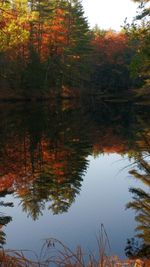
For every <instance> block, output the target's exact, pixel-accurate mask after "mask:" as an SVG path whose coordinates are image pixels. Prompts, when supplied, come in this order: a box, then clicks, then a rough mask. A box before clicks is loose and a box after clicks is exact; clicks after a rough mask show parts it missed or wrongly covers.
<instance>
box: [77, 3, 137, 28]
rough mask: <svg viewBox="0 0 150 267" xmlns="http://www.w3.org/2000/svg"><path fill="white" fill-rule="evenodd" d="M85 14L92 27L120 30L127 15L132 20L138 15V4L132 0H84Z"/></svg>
mask: <svg viewBox="0 0 150 267" xmlns="http://www.w3.org/2000/svg"><path fill="white" fill-rule="evenodd" d="M82 4H83V8H84V11H85V16H86V17H87V18H88V22H89V25H90V26H91V27H93V26H95V25H96V24H98V26H99V27H100V28H101V29H110V28H111V29H114V30H116V31H119V30H120V25H123V24H124V20H125V18H126V17H127V18H128V21H129V22H131V21H132V18H133V17H134V16H135V15H136V9H137V4H135V3H133V2H132V1H131V0H82Z"/></svg>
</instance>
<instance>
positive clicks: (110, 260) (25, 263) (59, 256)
mask: <svg viewBox="0 0 150 267" xmlns="http://www.w3.org/2000/svg"><path fill="white" fill-rule="evenodd" d="M97 243H98V255H99V256H98V258H97V257H95V255H94V254H92V253H90V255H87V254H85V253H84V252H83V251H82V249H81V247H80V246H79V247H77V248H76V250H75V251H72V250H71V249H70V248H68V247H67V246H66V245H64V244H63V243H62V242H61V241H59V240H57V239H55V238H50V239H46V240H45V242H44V244H43V246H42V249H41V253H40V255H38V256H37V255H36V254H35V253H32V254H33V255H32V257H31V258H32V260H29V259H27V257H26V256H25V255H26V252H27V251H12V250H1V251H0V266H1V267H49V266H52V267H54V266H56V267H143V266H144V265H143V262H142V261H140V260H136V261H135V260H134V261H133V260H125V261H121V260H119V258H118V257H117V256H107V253H106V252H107V250H108V249H110V244H109V239H108V236H107V233H106V231H105V229H104V226H103V225H101V229H100V233H99V237H98V238H97ZM33 258H35V261H34V260H33ZM146 267H150V265H146Z"/></svg>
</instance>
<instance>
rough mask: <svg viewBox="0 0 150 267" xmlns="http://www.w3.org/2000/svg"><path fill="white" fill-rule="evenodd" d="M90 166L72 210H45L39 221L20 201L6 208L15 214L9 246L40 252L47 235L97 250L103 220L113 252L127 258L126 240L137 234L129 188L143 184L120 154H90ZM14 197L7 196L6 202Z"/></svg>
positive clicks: (9, 235)
mask: <svg viewBox="0 0 150 267" xmlns="http://www.w3.org/2000/svg"><path fill="white" fill-rule="evenodd" d="M89 160H90V165H89V169H88V172H87V174H86V175H85V177H84V181H83V184H82V188H81V192H80V194H79V195H78V196H77V197H76V201H75V203H73V205H72V206H71V208H70V209H69V211H68V213H64V214H62V215H52V214H51V213H50V212H48V211H47V210H45V211H44V212H43V216H40V218H39V220H38V221H32V219H31V218H27V216H26V214H25V213H22V211H21V206H19V205H18V203H19V200H18V199H15V208H7V209H5V213H6V212H7V215H10V216H12V217H13V221H12V222H11V223H9V224H8V225H7V227H6V229H5V230H6V231H5V232H6V235H7V238H6V240H7V247H9V248H13V249H31V250H34V251H37V252H38V251H39V250H40V248H41V246H42V243H43V241H42V240H43V239H44V238H48V237H55V238H57V239H59V240H61V241H63V242H64V243H65V244H66V245H68V246H69V247H70V248H75V247H76V246H77V245H79V244H80V245H81V246H82V247H83V248H84V249H85V250H92V252H94V251H95V250H96V235H97V234H98V231H99V229H100V224H101V223H103V224H104V226H105V228H106V231H107V234H108V236H109V239H110V243H111V248H112V252H111V253H112V254H117V255H118V256H120V257H124V248H125V245H126V239H127V238H131V237H133V235H134V228H135V222H134V212H133V211H131V210H125V205H126V204H127V202H128V201H129V200H130V199H131V195H130V193H129V191H128V189H129V187H131V186H136V187H138V185H139V183H138V182H137V181H136V180H135V179H133V178H131V177H130V175H129V174H128V168H124V167H126V166H128V165H129V164H130V163H131V162H130V163H129V161H128V160H127V159H125V158H122V157H121V156H119V155H117V154H111V155H102V156H100V157H98V158H96V159H94V158H93V157H89ZM11 199H12V197H11V196H7V197H6V201H7V200H8V201H11Z"/></svg>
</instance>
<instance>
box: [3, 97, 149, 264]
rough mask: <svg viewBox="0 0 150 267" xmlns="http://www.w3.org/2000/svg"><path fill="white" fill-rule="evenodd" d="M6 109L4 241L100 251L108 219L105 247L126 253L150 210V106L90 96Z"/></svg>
mask: <svg viewBox="0 0 150 267" xmlns="http://www.w3.org/2000/svg"><path fill="white" fill-rule="evenodd" d="M0 110H1V111H0V121H1V127H0V176H1V177H0V198H1V199H0V204H1V213H0V225H1V230H0V231H1V232H0V244H1V246H2V247H4V248H9V249H23V250H24V249H26V250H30V251H35V252H36V253H37V254H38V255H39V254H40V251H41V248H42V245H43V244H44V242H45V241H44V240H45V239H47V238H51V237H53V238H56V239H58V240H60V241H62V242H63V243H64V244H66V245H67V246H68V247H69V248H70V249H72V250H74V249H75V248H76V247H77V246H78V245H80V246H81V247H82V248H83V250H84V251H85V252H86V253H90V251H92V252H93V253H97V250H98V245H97V237H98V236H99V235H101V228H102V225H103V229H105V233H107V234H106V235H107V237H108V239H109V242H108V243H110V246H108V245H107V246H106V250H107V253H108V254H109V255H118V256H119V257H120V258H122V259H124V258H125V257H126V254H125V248H126V247H127V240H128V239H131V238H133V237H135V235H137V234H138V233H139V232H137V231H135V229H136V227H137V226H139V225H140V226H141V225H142V223H143V224H144V226H145V221H144V219H145V220H146V222H148V221H149V215H150V213H149V211H150V209H149V202H146V201H147V199H148V198H149V185H150V183H149V181H148V180H146V181H147V182H145V180H144V179H146V178H144V177H145V175H149V173H150V172H149V170H150V169H148V168H149V152H150V148H149V144H150V135H149V133H150V113H149V107H146V106H140V105H137V104H136V103H134V102H133V101H130V102H125V103H119V102H111V101H99V100H95V99H94V100H93V99H92V100H91V99H89V100H84V101H75V100H74V101H71V100H59V101H57V102H56V101H51V102H50V103H49V102H48V101H47V102H46V103H44V102H42V103H38V102H36V103H30V102H29V103H28V102H26V103H17V104H16V103H5V104H1V105H0ZM139 172H140V173H139ZM138 190H139V191H138ZM143 192H146V193H143ZM144 197H145V198H144ZM144 201H145V203H146V205H148V206H146V207H148V208H147V210H146V216H147V217H146V216H145V213H144V211H145V209H144V208H143V206H142V203H144ZM148 201H149V200H148ZM133 202H134V203H133ZM129 203H130V204H129ZM139 203H140V206H139ZM137 204H138V205H137ZM127 205H128V208H127ZM137 206H138V208H137ZM144 207H145V206H144ZM136 211H138V212H136ZM140 214H142V218H144V219H143V221H142V220H141V217H140V219H138V218H137V216H138V215H140ZM135 217H136V218H135ZM146 227H147V228H146V231H150V230H149V224H148V223H147V224H146ZM138 230H139V231H140V233H142V235H141V237H140V239H139V237H137V239H139V240H141V241H139V242H140V244H142V245H143V244H144V245H145V244H147V241H146V234H145V233H148V232H144V231H145V230H143V228H142V227H141V228H139V229H138Z"/></svg>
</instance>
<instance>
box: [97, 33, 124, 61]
mask: <svg viewBox="0 0 150 267" xmlns="http://www.w3.org/2000/svg"><path fill="white" fill-rule="evenodd" d="M92 45H93V46H94V48H95V53H96V55H97V54H99V55H100V58H99V57H98V58H97V60H98V61H99V60H100V63H103V61H104V62H107V63H120V64H121V63H123V62H122V57H121V56H120V57H118V58H117V55H121V54H122V55H123V54H124V51H125V48H127V47H128V38H127V36H126V35H125V34H124V33H116V32H113V31H109V32H107V33H106V34H105V35H104V36H100V35H98V34H97V35H95V36H94V37H93V39H92Z"/></svg>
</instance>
